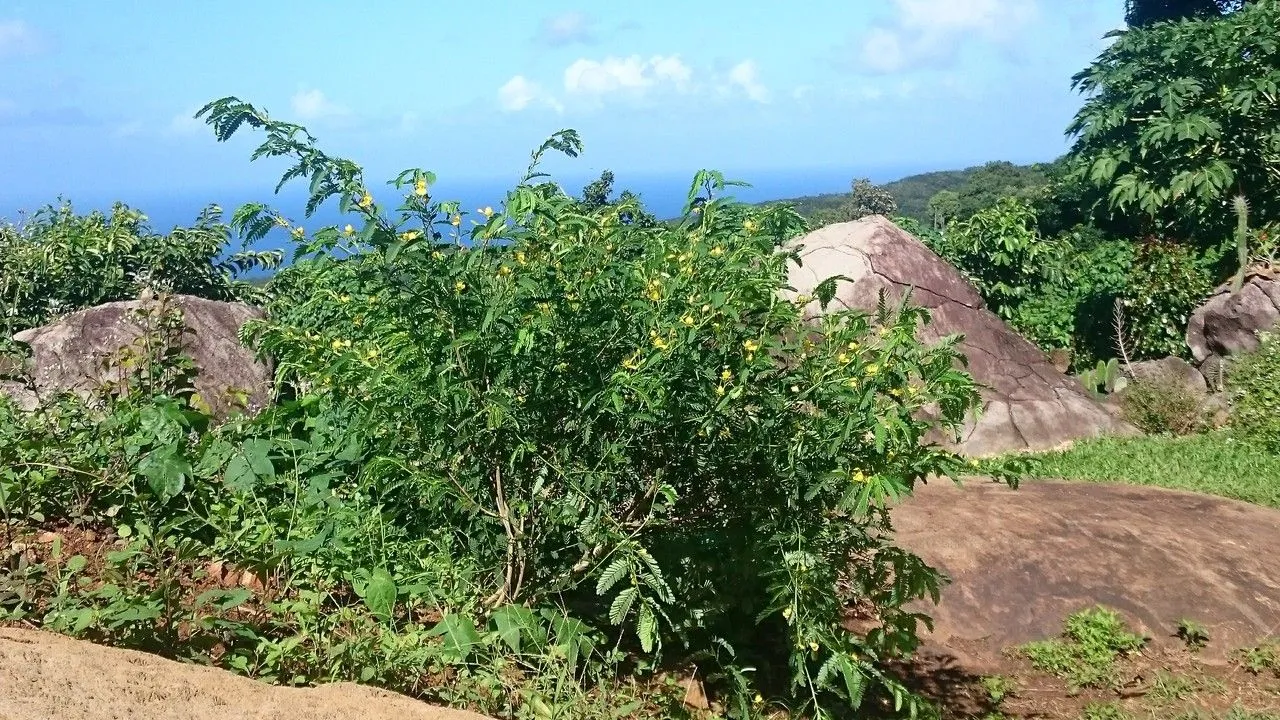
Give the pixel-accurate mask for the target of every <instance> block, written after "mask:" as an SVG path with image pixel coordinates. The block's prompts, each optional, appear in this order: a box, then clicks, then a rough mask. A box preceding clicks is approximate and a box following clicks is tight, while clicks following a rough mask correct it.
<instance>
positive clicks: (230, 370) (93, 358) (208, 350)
mask: <svg viewBox="0 0 1280 720" xmlns="http://www.w3.org/2000/svg"><path fill="white" fill-rule="evenodd" d="M170 300H171V303H172V307H174V308H175V309H178V310H180V311H181V313H182V318H183V323H184V324H185V325H186V328H187V330H188V334H187V335H186V337H185V338H184V340H183V342H182V345H181V347H182V349H183V351H184V352H185V353H186V354H187V355H189V356H190V357H191V359H192V360H193V361H194V364H195V369H196V374H195V379H194V382H193V385H194V387H195V390H196V392H198V393H199V395H200V397H201V399H202V400H203V401H204V402H205V403H206V404H207V405H208V406H209V410H210V411H211V413H212V414H213V416H214V417H216V418H219V419H222V418H225V417H227V416H228V415H230V414H232V413H233V412H235V411H236V410H238V409H243V410H246V411H248V412H250V413H252V412H256V411H257V410H260V409H261V408H262V407H264V406H265V405H266V404H267V403H268V402H269V401H270V397H271V368H270V366H269V365H268V364H266V363H263V362H260V361H258V360H257V359H256V358H255V356H254V353H253V351H252V350H250V349H249V348H246V347H245V346H244V345H242V344H241V343H240V340H239V338H238V336H237V333H238V331H239V330H240V327H241V326H242V325H244V323H245V322H246V321H248V320H250V319H252V318H260V317H262V311H260V310H258V309H256V308H253V307H250V306H248V305H244V304H241V303H228V302H218V301H215V300H205V299H202V298H197V297H192V296H188V295H174V296H170ZM157 302H159V301H158V300H127V301H121V302H112V303H106V304H104V305H98V306H97V307H92V308H88V309H85V310H80V311H78V312H75V313H71V314H70V315H67V316H65V317H62V318H60V319H59V320H57V321H56V322H54V323H52V324H49V325H45V326H42V327H37V328H31V329H29V330H23V331H22V332H19V333H15V334H14V336H13V339H14V340H16V341H17V342H19V343H23V344H25V345H28V346H29V347H30V348H31V363H30V364H31V367H30V369H29V371H28V372H29V375H30V381H31V382H30V385H29V387H27V388H20V387H18V386H16V385H12V384H11V385H7V386H3V387H0V392H6V393H8V394H10V395H12V396H15V398H16V399H17V400H18V402H19V404H21V405H24V406H27V407H30V406H32V405H33V404H35V403H36V402H38V398H39V396H41V395H45V394H50V393H54V392H59V391H72V392H76V393H78V394H80V395H81V396H84V397H87V396H88V395H89V394H90V393H91V392H92V391H93V390H94V389H96V388H100V387H102V385H103V384H104V383H107V382H115V381H118V380H119V378H120V374H121V371H120V369H119V367H118V365H116V364H115V363H113V358H119V357H120V353H121V351H122V350H125V349H126V348H128V347H130V346H132V345H133V344H134V341H135V340H137V339H138V338H140V337H142V335H143V334H144V328H145V327H146V323H147V321H146V320H144V319H143V318H142V317H141V313H138V312H137V311H139V310H148V309H149V310H155V309H157V305H156V303H157ZM32 391H34V392H32Z"/></svg>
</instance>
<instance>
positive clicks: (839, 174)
mask: <svg viewBox="0 0 1280 720" xmlns="http://www.w3.org/2000/svg"><path fill="white" fill-rule="evenodd" d="M930 169H933V168H929V167H907V166H902V167H896V168H881V169H878V170H857V169H851V168H843V167H840V168H836V167H830V168H817V169H796V170H782V171H779V170H760V171H743V172H737V173H733V172H727V171H725V172H724V174H725V176H726V178H727V179H729V180H737V181H742V182H746V183H749V184H750V187H730V188H727V189H726V191H725V195H728V196H732V197H734V198H736V199H737V200H740V201H742V202H749V203H757V202H765V201H770V200H782V199H788V198H796V197H802V196H811V195H821V194H828V193H845V192H849V189H850V184H851V183H852V181H853V179H854V178H855V177H867V178H869V179H870V180H871V181H872V182H875V183H877V184H881V183H885V182H891V181H893V180H898V179H901V178H903V177H907V176H909V175H913V174H916V173H919V172H927V171H929V170H930ZM614 175H615V180H614V194H615V196H616V195H617V194H618V193H621V192H622V191H623V190H631V191H632V192H635V193H637V194H638V195H639V196H640V198H641V201H642V202H643V203H644V206H645V208H646V209H647V210H648V211H649V212H650V213H652V214H654V215H656V216H657V217H660V218H669V217H675V216H677V215H679V214H680V212H681V210H682V209H683V207H684V203H685V199H686V197H687V194H688V191H689V185H690V183H691V182H692V180H693V176H694V172H693V171H691V172H688V173H660V174H658V173H655V174H630V173H624V172H618V171H615V173H614ZM598 177H599V174H598V173H597V174H596V175H594V176H588V175H576V174H575V175H574V176H568V177H563V178H562V177H552V178H550V179H551V180H552V181H555V182H558V183H559V184H560V185H561V186H562V187H564V189H565V190H566V191H567V192H569V193H570V194H572V195H580V194H581V191H582V188H583V186H585V185H586V184H587V183H589V182H591V181H592V180H594V179H596V178H598ZM517 179H518V178H512V179H502V178H493V179H486V180H478V179H473V180H452V181H451V180H449V179H448V178H442V179H441V180H440V181H439V182H438V183H437V184H435V185H434V186H433V187H432V196H433V197H434V198H436V199H439V200H456V201H458V202H460V203H461V206H462V209H463V210H464V212H469V213H472V214H475V213H476V212H477V211H478V210H479V209H480V208H483V207H486V206H489V207H494V208H497V207H499V206H500V205H501V204H502V201H503V200H504V198H505V196H506V193H507V191H508V190H509V189H510V188H511V187H513V186H514V185H515V182H516V180H517ZM306 185H307V184H306V182H305V181H304V180H297V181H294V182H293V183H291V184H289V185H286V186H285V187H284V188H282V189H281V191H280V193H279V194H273V192H272V191H273V189H274V187H275V186H274V183H271V184H263V185H262V186H261V187H260V188H241V189H235V190H224V191H206V192H189V191H182V190H176V191H174V192H172V193H156V192H140V193H133V194H130V193H121V194H119V195H118V196H116V197H102V198H84V197H81V198H75V197H69V196H68V197H66V198H65V199H66V200H67V201H68V202H70V203H71V205H72V207H73V208H74V210H75V212H77V213H79V214H84V213H88V212H91V211H93V210H100V211H103V212H107V211H109V210H110V209H111V207H112V205H113V204H115V203H116V202H123V203H124V204H126V205H128V206H129V207H131V208H133V209H134V210H138V211H140V212H142V213H143V214H145V215H146V216H147V219H148V225H149V226H150V228H151V230H152V232H156V233H168V232H170V231H171V230H172V229H173V228H175V227H189V226H191V225H192V224H194V223H195V221H196V218H197V216H198V215H199V214H200V213H201V211H203V210H204V209H205V208H206V207H208V206H209V205H210V204H216V205H218V206H219V207H221V208H222V212H223V219H224V221H229V220H230V218H231V215H232V213H234V212H235V210H236V209H237V208H238V207H240V206H241V205H243V204H245V203H247V202H263V203H266V204H267V205H268V206H270V207H271V208H273V209H275V210H277V211H279V212H281V213H283V214H284V215H285V216H286V217H288V218H289V219H290V220H292V221H293V223H294V224H295V225H300V226H302V227H304V228H306V229H307V230H308V231H311V230H315V229H319V228H322V227H328V226H338V227H341V226H342V225H344V224H346V223H348V222H352V223H358V219H356V218H355V217H354V216H350V215H344V214H343V213H341V212H339V210H338V207H337V202H336V200H331V201H329V202H326V203H325V204H324V205H322V206H321V207H319V208H317V209H316V211H315V213H314V214H313V215H312V216H311V217H310V218H307V217H305V214H304V209H305V206H306ZM377 187H378V186H377V185H374V187H373V188H372V189H373V191H374V193H375V197H376V196H377V193H378V190H377ZM383 187H384V188H385V190H384V191H383V193H384V196H385V201H388V202H393V203H396V202H397V201H396V200H395V199H394V198H393V193H394V192H396V190H395V189H394V188H393V187H391V186H383ZM57 203H58V198H57V196H55V197H51V198H48V199H45V200H40V201H35V202H31V201H25V202H23V201H18V200H6V199H3V198H2V197H0V220H5V221H9V222H18V221H19V220H20V218H21V217H22V216H23V215H24V214H25V215H28V216H29V215H30V214H31V213H32V212H33V211H35V210H37V209H39V208H41V207H44V206H46V205H50V204H54V205H56V204H57ZM397 204H398V203H397ZM392 207H395V205H393V206H392ZM292 245H293V243H292V240H291V238H290V237H289V236H288V234H287V232H286V231H284V230H283V229H281V230H275V231H273V232H271V233H270V234H268V235H267V237H265V238H263V239H261V240H259V241H257V242H255V243H252V244H251V245H250V247H251V248H252V249H255V250H274V249H279V250H284V251H285V262H286V263H288V261H289V259H290V257H291V255H292V253H291V250H292ZM239 249H241V247H240V246H239V245H237V246H236V247H233V248H229V250H230V251H232V252H234V251H237V250H239Z"/></svg>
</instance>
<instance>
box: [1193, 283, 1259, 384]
mask: <svg viewBox="0 0 1280 720" xmlns="http://www.w3.org/2000/svg"><path fill="white" fill-rule="evenodd" d="M1278 322H1280V278H1275V277H1271V276H1268V275H1255V276H1253V277H1251V278H1249V279H1248V280H1247V281H1246V282H1245V284H1244V286H1243V287H1241V288H1240V291H1239V292H1234V293H1233V292H1231V289H1230V287H1229V286H1227V285H1223V286H1222V287H1219V288H1218V289H1217V290H1215V291H1214V293H1213V295H1210V296H1209V299H1208V300H1206V301H1205V302H1204V304H1203V305H1201V306H1200V307H1198V308H1196V310H1195V312H1193V313H1191V318H1190V319H1189V320H1188V321H1187V346H1188V347H1190V348H1191V354H1192V355H1193V356H1194V357H1195V359H1196V361H1197V362H1199V363H1204V362H1205V361H1207V360H1210V359H1211V358H1214V357H1229V356H1231V355H1236V354H1239V353H1242V352H1249V351H1252V350H1255V349H1257V347H1258V333H1259V332H1262V331H1266V330H1270V329H1272V328H1274V327H1275V326H1276V323H1278Z"/></svg>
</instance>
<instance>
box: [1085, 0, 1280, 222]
mask: <svg viewBox="0 0 1280 720" xmlns="http://www.w3.org/2000/svg"><path fill="white" fill-rule="evenodd" d="M1278 27H1280V3H1278V2H1276V1H1275V0H1264V1H1262V2H1255V3H1251V4H1249V5H1247V6H1245V7H1244V8H1243V9H1241V10H1239V11H1237V12H1233V13H1231V14H1229V15H1226V16H1223V17H1220V18H1216V19H1203V20H1187V21H1184V22H1178V23H1163V24H1158V25H1153V26H1151V27H1145V28H1140V29H1135V30H1129V31H1122V32H1119V33H1116V38H1117V39H1116V41H1115V42H1114V43H1113V44H1112V45H1111V46H1110V47H1108V48H1107V49H1106V50H1105V51H1103V53H1102V54H1101V55H1100V56H1099V57H1098V59H1097V61H1096V62H1095V63H1094V64H1093V65H1092V66H1091V67H1089V68H1088V69H1086V70H1084V71H1082V72H1081V73H1079V74H1077V75H1076V76H1075V78H1074V86H1075V87H1076V88H1077V89H1079V90H1081V91H1083V92H1085V93H1087V94H1088V95H1089V96H1090V97H1089V99H1088V100H1087V101H1086V102H1085V104H1084V107H1083V108H1081V110H1080V112H1079V113H1077V115H1076V117H1075V119H1074V121H1073V122H1072V123H1071V125H1070V127H1069V128H1068V133H1069V134H1070V135H1073V136H1074V137H1075V142H1074V145H1073V147H1072V157H1073V159H1074V161H1075V163H1076V169H1077V172H1078V174H1079V175H1080V176H1081V177H1083V178H1087V179H1088V180H1089V181H1091V182H1092V183H1093V184H1095V185H1096V186H1098V187H1099V188H1100V189H1103V190H1105V191H1106V192H1107V194H1108V199H1109V204H1110V205H1111V207H1112V208H1113V209H1116V210H1119V211H1121V212H1126V213H1131V212H1134V211H1136V212H1137V213H1139V214H1141V215H1142V216H1145V217H1146V218H1147V219H1148V224H1149V225H1150V226H1152V228H1153V229H1158V230H1163V231H1169V232H1177V233H1178V234H1182V235H1186V236H1190V235H1195V234H1197V231H1198V233H1199V234H1200V235H1204V236H1207V237H1206V238H1205V239H1207V240H1210V241H1216V240H1218V239H1220V236H1221V235H1222V234H1224V232H1225V225H1226V224H1228V223H1229V221H1230V210H1229V207H1228V204H1229V202H1230V198H1231V196H1233V195H1236V194H1242V195H1244V196H1245V197H1246V198H1248V200H1249V201H1250V202H1251V204H1252V205H1253V208H1254V217H1255V218H1256V219H1257V220H1259V221H1261V222H1263V223H1265V222H1269V221H1276V220H1280V37H1278V34H1277V32H1276V28H1278Z"/></svg>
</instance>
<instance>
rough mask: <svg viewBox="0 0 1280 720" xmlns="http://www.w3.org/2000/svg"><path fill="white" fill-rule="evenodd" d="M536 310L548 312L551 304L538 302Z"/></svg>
mask: <svg viewBox="0 0 1280 720" xmlns="http://www.w3.org/2000/svg"><path fill="white" fill-rule="evenodd" d="M538 309H539V310H541V311H542V312H550V310H551V303H544V302H540V303H538Z"/></svg>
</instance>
